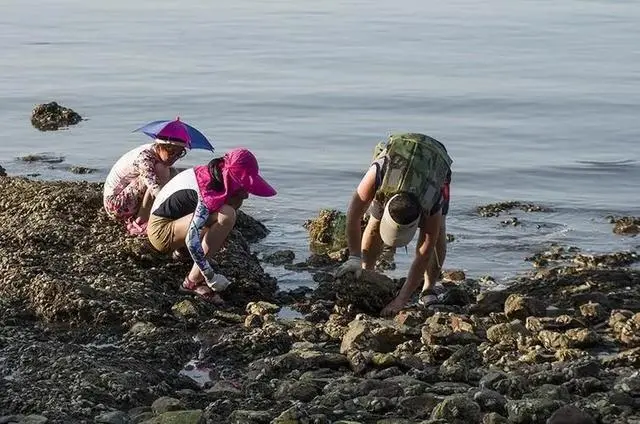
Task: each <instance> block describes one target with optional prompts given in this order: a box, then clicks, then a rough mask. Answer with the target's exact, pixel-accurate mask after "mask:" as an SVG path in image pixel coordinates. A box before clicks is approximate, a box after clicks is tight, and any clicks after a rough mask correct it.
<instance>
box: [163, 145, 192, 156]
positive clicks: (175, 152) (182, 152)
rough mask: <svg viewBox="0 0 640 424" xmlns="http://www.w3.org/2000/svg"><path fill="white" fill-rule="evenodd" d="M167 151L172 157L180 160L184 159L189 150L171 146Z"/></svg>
mask: <svg viewBox="0 0 640 424" xmlns="http://www.w3.org/2000/svg"><path fill="white" fill-rule="evenodd" d="M170 146H171V147H169V148H168V149H167V150H169V152H170V154H171V156H172V157H177V158H178V159H180V158H183V157H185V156H186V154H187V149H185V148H184V147H182V146H175V145H170Z"/></svg>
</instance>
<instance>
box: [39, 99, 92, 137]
mask: <svg viewBox="0 0 640 424" xmlns="http://www.w3.org/2000/svg"><path fill="white" fill-rule="evenodd" d="M80 121H82V117H81V116H80V115H79V114H78V113H77V112H75V111H74V110H72V109H69V108H67V107H64V106H60V105H59V104H58V103H56V102H50V103H43V104H39V105H37V106H36V107H35V108H34V109H33V111H32V112H31V125H33V126H34V127H35V128H37V129H39V130H40V131H53V130H58V129H60V128H63V127H68V126H70V125H75V124H77V123H79V122H80Z"/></svg>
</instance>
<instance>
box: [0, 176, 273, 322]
mask: <svg viewBox="0 0 640 424" xmlns="http://www.w3.org/2000/svg"><path fill="white" fill-rule="evenodd" d="M102 203H103V202H102V184H95V183H87V182H44V181H30V180H27V179H23V178H2V179H0V220H1V222H2V228H3V231H2V232H0V276H1V277H0V297H3V298H6V299H7V300H9V301H15V302H20V303H21V304H23V305H24V309H25V310H26V311H29V312H30V313H33V314H34V315H36V316H38V317H40V318H42V319H43V320H45V321H63V322H65V323H68V324H73V323H80V322H81V323H103V324H124V323H128V322H131V323H132V322H134V321H139V320H144V321H149V322H159V321H161V320H162V319H163V318H162V317H163V316H165V315H167V314H168V315H172V311H171V306H172V305H173V304H176V303H178V302H180V301H181V300H183V299H185V296H184V295H182V294H180V293H178V288H179V285H180V283H181V282H182V280H183V279H184V276H185V275H186V274H187V272H188V270H189V266H190V264H188V263H186V264H183V263H175V262H173V261H172V260H171V257H170V256H169V255H162V254H159V253H158V252H156V251H154V250H153V249H152V248H150V246H149V245H148V244H147V242H145V239H143V238H132V237H128V236H127V235H126V232H125V230H124V228H123V227H122V226H121V225H120V224H118V223H116V222H114V221H113V220H111V219H109V218H108V217H107V215H106V213H105V212H104V209H103V206H102ZM239 215H241V214H239ZM26 216H28V217H29V225H25V221H24V219H25V218H24V217H26ZM247 221H250V219H249V218H247ZM252 228H254V226H251V227H250V228H249V230H250V232H251V230H252ZM243 231H245V228H243V227H239V226H238V224H236V229H234V230H233V231H232V232H231V234H230V235H229V238H228V239H227V241H226V242H225V245H224V248H223V249H222V250H221V251H220V252H219V253H217V254H216V255H215V256H214V261H215V263H214V267H215V268H216V269H217V271H218V272H220V273H222V274H224V275H225V276H227V278H229V279H230V280H231V281H232V284H231V286H229V289H228V290H226V291H225V293H223V295H222V296H223V298H224V299H225V301H227V302H230V303H231V304H236V305H246V304H247V302H249V301H252V300H267V301H268V300H270V299H272V298H273V297H274V295H275V291H276V281H275V279H274V278H272V277H270V276H268V275H267V274H265V273H264V271H263V269H262V267H261V266H260V263H259V262H258V259H257V258H256V257H255V256H254V255H252V254H251V252H250V250H249V245H248V243H247V240H246V239H245V238H244V237H243V235H242V233H241V232H243ZM203 308H204V310H203V312H205V313H206V311H207V310H209V311H210V310H211V309H212V307H211V306H210V305H206V304H203Z"/></svg>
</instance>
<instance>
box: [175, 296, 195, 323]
mask: <svg viewBox="0 0 640 424" xmlns="http://www.w3.org/2000/svg"><path fill="white" fill-rule="evenodd" d="M171 311H172V312H173V314H174V315H175V316H176V317H178V318H184V319H189V318H197V317H198V310H197V309H196V307H195V306H194V305H193V303H192V302H191V301H189V300H182V301H180V302H178V303H176V304H175V305H173V306H172V307H171Z"/></svg>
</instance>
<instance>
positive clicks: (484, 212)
mask: <svg viewBox="0 0 640 424" xmlns="http://www.w3.org/2000/svg"><path fill="white" fill-rule="evenodd" d="M513 209H520V210H522V211H524V212H549V211H550V209H548V208H545V207H543V206H539V205H534V204H533V203H525V202H520V201H510V202H500V203H491V204H488V205H485V206H479V207H478V208H477V209H476V210H477V212H478V214H479V215H480V216H484V217H490V216H500V214H501V213H503V212H509V211H511V210H513Z"/></svg>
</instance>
